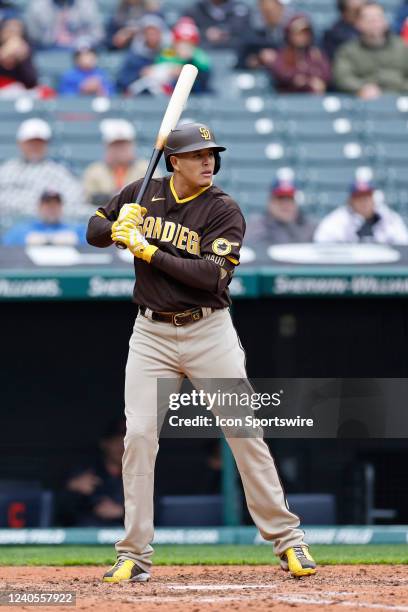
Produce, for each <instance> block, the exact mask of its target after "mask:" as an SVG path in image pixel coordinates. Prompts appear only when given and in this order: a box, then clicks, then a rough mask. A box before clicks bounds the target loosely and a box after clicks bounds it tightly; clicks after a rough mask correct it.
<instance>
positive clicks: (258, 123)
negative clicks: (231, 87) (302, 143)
mask: <svg viewBox="0 0 408 612" xmlns="http://www.w3.org/2000/svg"><path fill="white" fill-rule="evenodd" d="M211 127H212V128H214V130H215V133H216V135H217V137H218V139H219V140H220V141H221V140H223V139H226V140H229V141H230V142H234V141H237V142H242V141H248V142H251V141H252V142H256V141H260V140H270V139H271V135H273V134H275V133H279V134H280V133H281V131H282V126H281V124H278V123H277V122H275V121H272V120H271V119H263V120H262V119H258V120H254V119H253V117H252V116H249V117H247V118H246V119H245V120H238V119H233V120H224V121H219V120H216V119H214V121H212V122H211Z"/></svg>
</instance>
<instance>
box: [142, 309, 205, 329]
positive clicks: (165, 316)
mask: <svg viewBox="0 0 408 612" xmlns="http://www.w3.org/2000/svg"><path fill="white" fill-rule="evenodd" d="M205 310H206V311H207V312H208V313H209V314H210V313H211V312H214V310H215V308H206V309H205ZM146 311H148V314H146ZM139 312H140V313H141V314H142V315H143V316H145V317H147V318H148V319H152V321H160V322H161V323H172V324H173V325H175V326H176V327H182V326H183V325H187V323H195V322H196V321H200V319H202V318H203V317H204V316H206V315H205V314H204V310H203V308H202V307H201V306H197V308H190V309H189V310H184V311H183V312H154V311H153V310H150V309H148V308H146V306H139Z"/></svg>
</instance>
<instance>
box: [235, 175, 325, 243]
mask: <svg viewBox="0 0 408 612" xmlns="http://www.w3.org/2000/svg"><path fill="white" fill-rule="evenodd" d="M297 196H298V190H297V188H296V185H295V183H294V182H293V181H292V180H290V179H288V180H284V179H277V180H276V181H275V182H274V183H273V185H272V188H271V193H270V197H269V200H268V205H267V209H266V211H265V213H264V214H262V215H253V216H251V217H250V219H249V221H248V229H247V233H246V238H247V240H248V241H249V242H254V243H256V242H259V241H262V242H269V243H270V244H287V243H292V242H311V241H312V240H313V234H314V230H315V227H316V225H315V224H314V223H312V222H311V221H310V220H309V219H307V217H306V216H305V214H304V213H303V211H301V210H300V208H299V204H298V201H297Z"/></svg>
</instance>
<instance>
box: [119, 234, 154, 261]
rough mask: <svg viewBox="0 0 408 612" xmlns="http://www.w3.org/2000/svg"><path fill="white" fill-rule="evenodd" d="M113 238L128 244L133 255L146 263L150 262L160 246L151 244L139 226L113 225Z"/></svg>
mask: <svg viewBox="0 0 408 612" xmlns="http://www.w3.org/2000/svg"><path fill="white" fill-rule="evenodd" d="M112 240H113V241H114V242H122V243H123V244H126V246H127V248H128V249H129V251H130V252H131V253H132V255H134V256H135V257H137V258H138V259H142V260H143V261H145V262H146V263H150V262H151V260H152V257H153V255H154V254H155V252H156V251H158V247H156V246H153V245H152V244H149V243H148V242H147V240H146V238H145V237H144V236H143V234H142V233H141V232H140V230H139V229H138V228H136V227H129V226H128V225H118V226H117V227H116V228H113V226H112Z"/></svg>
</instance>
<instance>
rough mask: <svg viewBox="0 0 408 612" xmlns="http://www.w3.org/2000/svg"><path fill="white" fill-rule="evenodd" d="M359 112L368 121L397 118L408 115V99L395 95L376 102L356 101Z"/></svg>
mask: <svg viewBox="0 0 408 612" xmlns="http://www.w3.org/2000/svg"><path fill="white" fill-rule="evenodd" d="M356 108H357V109H358V112H359V113H360V114H361V115H362V116H364V117H366V118H367V119H371V118H373V119H374V118H378V119H387V118H395V119H397V118H398V117H399V116H401V114H402V115H404V114H407V113H408V97H407V96H397V95H395V94H387V95H383V96H381V97H380V98H377V99H376V100H370V101H363V100H359V101H356Z"/></svg>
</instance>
